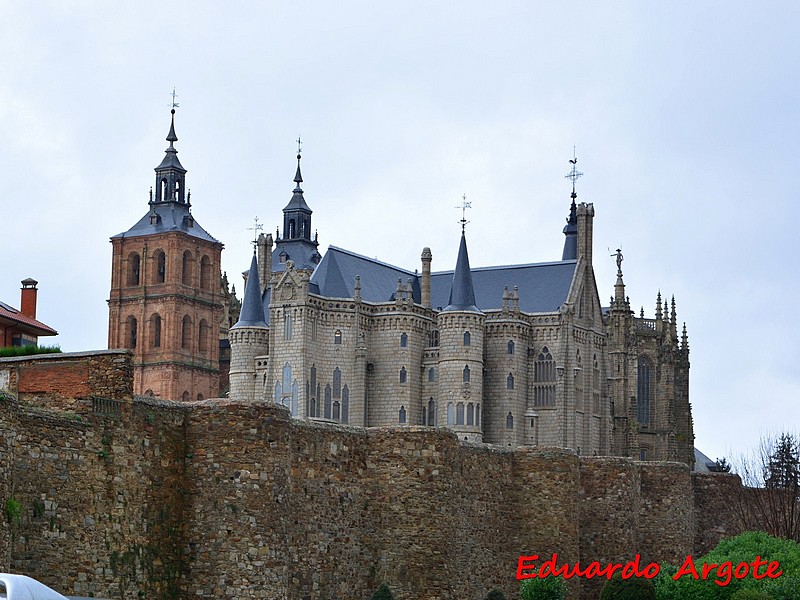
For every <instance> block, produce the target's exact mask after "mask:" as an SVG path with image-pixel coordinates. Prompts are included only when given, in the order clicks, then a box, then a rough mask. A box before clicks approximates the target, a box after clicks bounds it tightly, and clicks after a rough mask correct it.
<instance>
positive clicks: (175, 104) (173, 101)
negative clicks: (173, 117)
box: [170, 86, 180, 110]
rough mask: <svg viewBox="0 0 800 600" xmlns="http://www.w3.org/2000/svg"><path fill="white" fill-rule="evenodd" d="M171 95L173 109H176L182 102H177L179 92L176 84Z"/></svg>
mask: <svg viewBox="0 0 800 600" xmlns="http://www.w3.org/2000/svg"><path fill="white" fill-rule="evenodd" d="M170 95H171V96H172V110H175V109H176V108H179V107H180V104H178V103H177V102H175V99H176V98H177V97H178V94H176V93H175V86H173V87H172V94H170Z"/></svg>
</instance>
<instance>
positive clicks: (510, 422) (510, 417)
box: [506, 411, 514, 429]
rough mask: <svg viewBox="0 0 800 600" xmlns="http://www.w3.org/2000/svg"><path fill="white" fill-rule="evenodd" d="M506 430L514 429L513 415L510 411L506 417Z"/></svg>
mask: <svg viewBox="0 0 800 600" xmlns="http://www.w3.org/2000/svg"><path fill="white" fill-rule="evenodd" d="M506 429H514V415H512V414H511V412H510V411H509V413H508V414H507V415H506Z"/></svg>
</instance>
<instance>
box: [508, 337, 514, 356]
mask: <svg viewBox="0 0 800 600" xmlns="http://www.w3.org/2000/svg"><path fill="white" fill-rule="evenodd" d="M506 352H508V354H514V340H508V344H507V346H506Z"/></svg>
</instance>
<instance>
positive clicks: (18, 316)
mask: <svg viewBox="0 0 800 600" xmlns="http://www.w3.org/2000/svg"><path fill="white" fill-rule="evenodd" d="M0 322H5V323H7V324H10V325H17V326H19V327H21V328H22V329H27V330H30V332H31V333H35V334H36V335H58V332H57V331H56V330H55V329H53V328H52V327H50V326H49V325H45V324H44V323H42V322H41V321H37V320H36V319H32V318H31V317H27V316H25V315H23V314H22V313H21V312H19V311H18V310H17V309H15V308H12V307H11V306H9V305H8V304H6V303H4V302H0Z"/></svg>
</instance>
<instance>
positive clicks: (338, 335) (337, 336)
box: [333, 329, 342, 346]
mask: <svg viewBox="0 0 800 600" xmlns="http://www.w3.org/2000/svg"><path fill="white" fill-rule="evenodd" d="M333 343H334V344H336V345H337V346H341V344H342V331H341V330H340V329H337V330H336V331H334V332H333Z"/></svg>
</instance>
